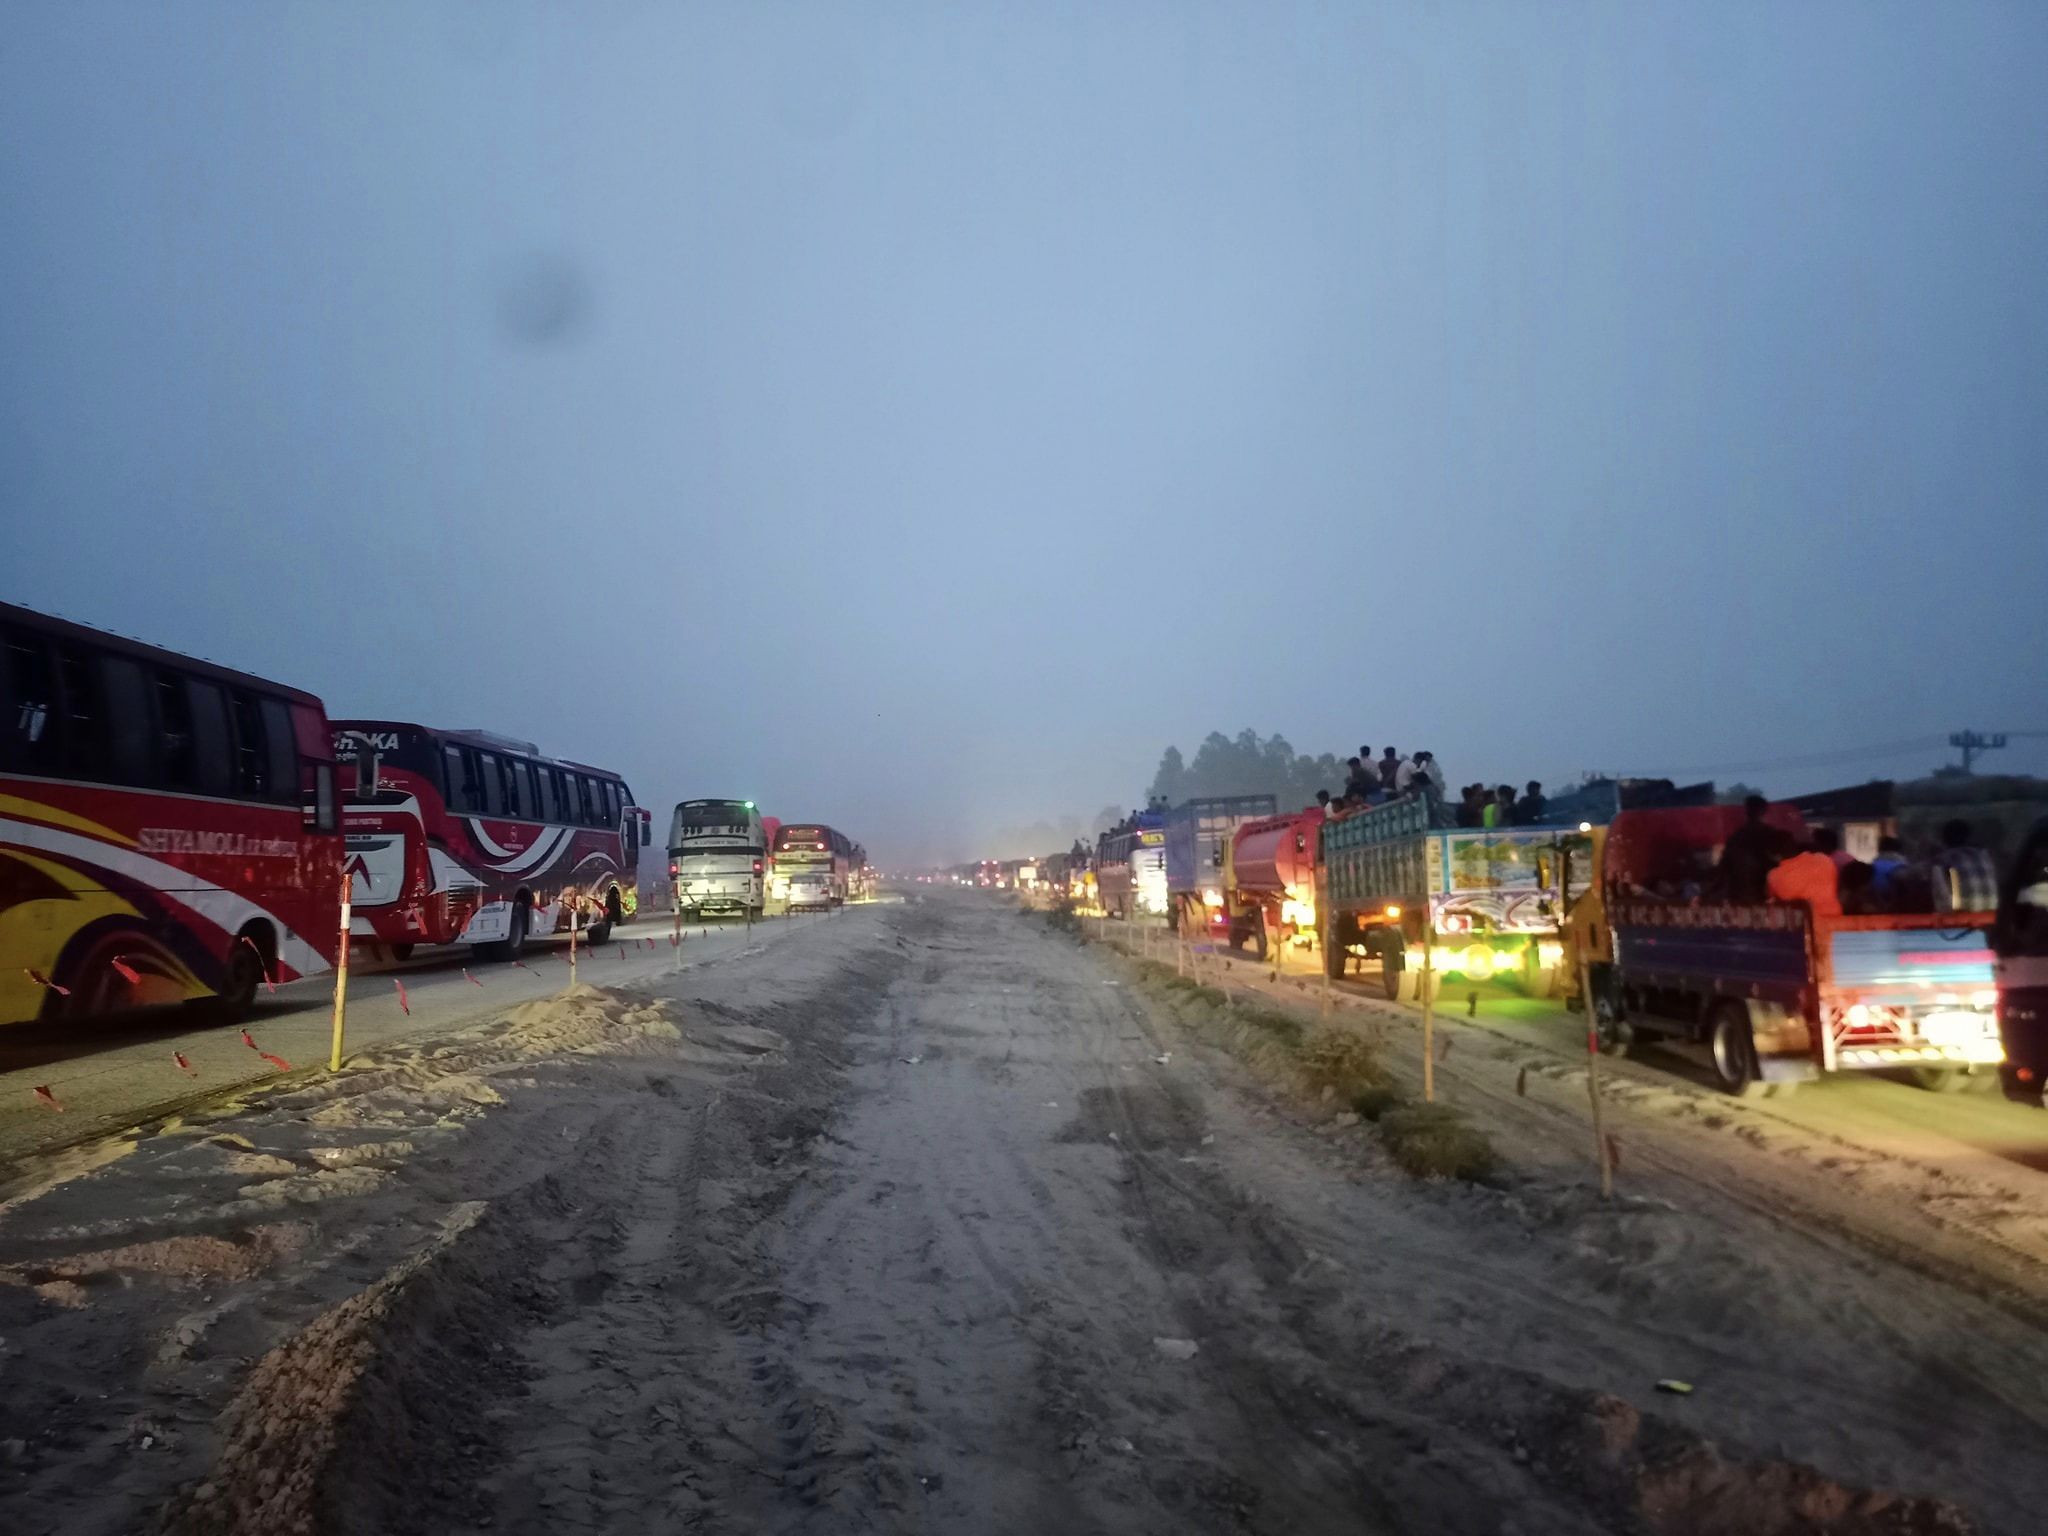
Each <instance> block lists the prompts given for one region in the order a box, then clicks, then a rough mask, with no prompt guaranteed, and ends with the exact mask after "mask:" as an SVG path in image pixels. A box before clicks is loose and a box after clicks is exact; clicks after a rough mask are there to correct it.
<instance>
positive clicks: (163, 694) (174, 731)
mask: <svg viewBox="0 0 2048 1536" xmlns="http://www.w3.org/2000/svg"><path fill="white" fill-rule="evenodd" d="M150 684H151V687H150V691H151V692H152V693H154V694H155V695H156V729H157V740H158V743H159V746H158V751H159V753H160V754H161V755H160V756H159V757H158V759H157V762H158V765H159V772H160V773H161V775H162V780H163V782H164V784H166V785H167V786H169V787H170V788H172V789H196V788H197V787H198V785H199V760H198V749H197V747H196V746H195V745H194V743H193V740H192V701H191V699H190V698H188V697H187V696H186V694H185V679H184V678H182V677H180V676H178V674H177V673H175V672H158V673H156V674H154V675H153V676H152V677H151V678H150Z"/></svg>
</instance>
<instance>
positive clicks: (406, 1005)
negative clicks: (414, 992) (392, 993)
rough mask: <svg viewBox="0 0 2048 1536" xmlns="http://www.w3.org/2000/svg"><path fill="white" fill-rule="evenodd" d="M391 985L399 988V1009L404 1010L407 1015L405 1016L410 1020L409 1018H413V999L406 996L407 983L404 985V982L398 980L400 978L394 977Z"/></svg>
mask: <svg viewBox="0 0 2048 1536" xmlns="http://www.w3.org/2000/svg"><path fill="white" fill-rule="evenodd" d="M391 985H393V986H394V987H396V988H398V1006H399V1008H400V1009H402V1010H403V1011H404V1013H405V1016H406V1017H407V1018H408V1019H409V1018H411V1017H412V999H411V998H409V997H407V996H406V995H405V983H404V982H402V981H400V980H399V979H398V978H397V977H396V976H394V977H392V978H391Z"/></svg>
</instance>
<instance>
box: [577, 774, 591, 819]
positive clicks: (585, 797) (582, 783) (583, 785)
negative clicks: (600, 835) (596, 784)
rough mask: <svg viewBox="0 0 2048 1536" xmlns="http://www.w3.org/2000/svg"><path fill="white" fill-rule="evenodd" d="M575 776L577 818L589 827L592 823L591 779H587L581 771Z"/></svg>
mask: <svg viewBox="0 0 2048 1536" xmlns="http://www.w3.org/2000/svg"><path fill="white" fill-rule="evenodd" d="M574 778H575V780H576V804H575V807H574V809H575V811H576V818H575V819H576V820H577V821H579V822H581V823H582V824H583V825H584V826H586V827H587V826H589V825H590V824H591V812H590V780H588V779H586V778H585V777H584V776H583V775H582V774H580V773H579V774H576V775H574Z"/></svg>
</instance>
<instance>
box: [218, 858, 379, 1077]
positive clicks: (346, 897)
mask: <svg viewBox="0 0 2048 1536" xmlns="http://www.w3.org/2000/svg"><path fill="white" fill-rule="evenodd" d="M354 886H355V882H354V880H353V878H352V877H351V876H350V875H349V872H348V870H347V869H343V870H342V872H341V943H340V945H339V947H338V948H337V949H336V950H335V952H334V1043H333V1045H332V1046H331V1047H330V1048H329V1050H328V1052H327V1070H328V1071H330V1072H339V1071H340V1070H341V1033H342V1018H343V1016H344V1015H345V1014H346V1013H347V1012H348V930H349V906H350V903H351V901H352V899H353V892H354ZM242 1038H243V1039H244V1040H249V1032H248V1031H247V1030H246V1029H245V1030H243V1031H242ZM249 1043H250V1044H251V1045H252V1046H253V1045H254V1044H255V1043H256V1042H255V1041H253V1040H250V1041H249Z"/></svg>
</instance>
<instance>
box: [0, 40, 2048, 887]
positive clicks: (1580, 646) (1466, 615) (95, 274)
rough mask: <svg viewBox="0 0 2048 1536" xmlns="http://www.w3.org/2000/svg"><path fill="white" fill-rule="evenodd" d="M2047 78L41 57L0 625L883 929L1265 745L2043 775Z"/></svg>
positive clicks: (1814, 778) (1457, 764) (568, 53)
mask: <svg viewBox="0 0 2048 1536" xmlns="http://www.w3.org/2000/svg"><path fill="white" fill-rule="evenodd" d="M2044 81H2048V4H2042V3H2040V0H2023V3H2016V4H2010V5H1994V4H1972V3H1966V0H1939V3H1937V0H1920V3H1916V4H1883V3H1873V0H1852V3H1842V4H1828V3H1815V0H1801V3H1797V4H1789V3H1785V0H1766V3H1759V4H1740V3H1727V0H1699V3H1695V4H1689V5H1670V4H1663V5H1643V4H1621V3H1615V4H1600V5H1567V4H1550V3H1543V4H1497V5H1478V4H1431V5H1421V4H1366V3H1357V4H1334V5H1314V6H1309V5H1301V6H1291V5H1283V4H1278V3H1268V0H1261V3H1256V4H1243V5H1210V4H1201V3H1172V4H1158V5H1152V4H1137V3H1111V4H1101V3H1090V4H1074V5H1056V4H1043V3H1031V4H1024V3H1013V4H999V5H994V6H985V7H975V8H972V13H971V14H970V13H969V8H965V7H959V8H955V7H942V6H939V5H904V6H891V5H881V4H860V5H845V6H827V5H822V4H820V5H743V4H727V5H694V6H684V5H672V4H644V5H604V6H588V7H585V6H570V5H555V6H531V5H514V4H504V3H496V0H491V3H480V4H474V5H435V4H422V3H406V4H393V5H383V6H375V5H367V4H340V5H312V4H302V5H274V4H248V5H202V4H197V3H183V4H175V5H167V6H154V7H152V6H142V5H131V4H95V3H90V0H67V3H61V4H27V3H21V0H17V3H14V4H11V5H9V6H8V7H7V20H6V24H5V26H4V27H0V146H4V152H0V290H4V293H5V296H6V298H5V303H4V304H0V515H4V544H0V597H4V598H6V599H9V600H12V601H16V602H20V603H24V604H27V605H29V606H31V607H35V608H40V609H44V610H47V611H52V612H56V613H61V614H63V615H66V616H67V617H71V618H74V619H78V620H81V621H83V622H86V623H90V624H96V625H100V626H103V627H107V628H111V629H116V630H119V631H122V632H124V633H128V634H132V635H136V636H138V637H141V638H144V639H147V640H151V641H154V642H156V643H159V644H164V645H168V646H171V647H173V648H175V649H178V650H182V651H188V652H192V653H196V654H200V655H204V656H208V657H211V658H213V659H214V660H217V661H221V662H225V663H229V664H232V665H236V666H241V667H246V668H248V669H250V670H253V671H257V672H261V673H264V674H265V675H268V676H271V677H275V678H277V679H280V680H282V681H285V682H289V683H293V684H296V685H298V686H301V687H305V688H309V689H312V690H313V691H315V692H317V693H319V694H320V695H321V696H322V697H323V698H324V699H325V700H326V701H327V704H328V707H329V709H330V711H331V712H333V713H334V714H336V715H366V716H389V717H396V718H410V719H416V720H419V721H422V722H425V723H429V724H440V725H451V726H483V727H485V728H488V729H492V730H497V731H501V732H504V733H507V734H510V735H514V736H520V737H525V738H527V739H530V740H533V741H536V742H538V743H540V744H541V746H542V747H543V748H544V749H545V750H547V751H550V752H554V753H557V754H560V755H563V756H568V757H574V758H579V759H582V760H585V761H590V762H596V763H600V764H603V765H606V766H609V767H614V768H617V769H619V770H620V771H622V772H624V773H625V774H626V776H627V778H628V779H629V780H630V781H631V783H632V785H633V787H634V789H635V790H636V791H637V793H638V796H639V798H640V800H641V802H642V803H643V804H646V805H649V806H652V807H654V808H655V809H656V812H657V819H658V820H660V821H665V819H666V813H667V807H668V806H669V805H671V804H673V802H674V801H675V800H676V799H677V798H678V797H680V796H685V795H707V794H709V795H718V794H744V795H750V796H752V797H753V798H755V799H757V800H758V801H759V802H760V803H761V804H762V805H763V806H764V807H765V808H766V809H767V810H769V811H770V812H771V813H774V814H779V815H781V816H783V817H785V818H786V819H804V820H811V819H817V820H827V821H831V822H833V823H835V824H837V825H839V826H840V827H842V828H843V829H844V830H846V831H847V832H848V833H850V834H851V835H852V836H854V837H856V838H859V839H862V840H864V841H865V842H866V844H867V846H868V848H869V849H870V851H871V852H872V853H873V854H874V855H875V856H876V858H877V859H878V860H879V861H881V862H883V863H884V864H885V865H886V866H892V867H895V866H901V865H905V864H908V863H910V862H912V861H922V860H936V859H941V858H945V859H964V858H967V857H970V856H975V855H976V854H978V853H980V852H982V851H984V850H985V849H988V848H989V847H990V845H991V843H992V841H993V839H994V837H995V835H996V833H997V832H998V830H999V829H1001V828H1005V827H1014V826H1017V825H1019V824H1023V823H1028V822H1031V821H1035V820H1038V819H1041V818H1045V819H1051V820H1058V819H1059V818H1061V817H1066V816H1077V817H1079V818H1081V819H1083V820H1084V821H1085V820H1087V819H1089V818H1092V817H1093V815H1094V813H1095V812H1096V811H1097V810H1098V809H1099V808H1101V807H1102V806H1104V805H1105V804H1108V803H1111V802H1120V803H1122V804H1126V805H1128V804H1132V803H1135V802H1136V801H1137V799H1138V798H1139V797H1140V795H1141V794H1142V792H1143V790H1144V788H1145V786H1146V784H1147V783H1148V782H1149V780H1150V778H1151V775H1152V771H1153V768H1154V766H1155V764H1156V762H1157V760H1158V757H1159V753H1160V750H1161V748H1163V747H1164V746H1165V745H1167V744H1168V743H1169V742H1172V743H1176V744H1178V745H1179V746H1180V747H1181V748H1182V749H1183V750H1184V751H1187V752H1190V753H1192V751H1193V749H1194V748H1195V746H1196V745H1197V744H1198V742H1199V741H1200V739H1201V737H1202V736H1203V735H1204V734H1206V733H1207V732H1209V731H1211V730H1215V729H1221V730H1224V731H1226V732H1232V733H1234V732H1236V731H1237V730H1239V729H1241V728H1243V727H1245V726H1253V727H1255V728H1257V729H1259V730H1260V731H1262V732H1271V731H1276V730H1277V731H1280V732H1282V733H1284V734H1285V735H1286V736H1287V737H1288V738H1289V740H1291V741H1292V742H1293V744H1294V745H1295V746H1296V747H1297V748H1299V749H1301V750H1304V751H1315V752H1320V751H1337V752H1339V753H1342V752H1346V751H1350V750H1355V749H1356V747H1357V746H1358V745H1359V744H1361V743H1373V744H1384V743H1386V742H1389V741H1391V742H1395V743H1398V744H1399V745H1402V746H1404V747H1413V746H1428V747H1431V748H1433V749H1434V750H1435V752H1436V754H1437V756H1438V758H1439V760H1440V761H1441V762H1442V763H1443V764H1444V767H1445V770H1446V772H1447V773H1448V775H1449V777H1450V779H1451V781H1452V782H1453V784H1457V783H1460V782H1463V781H1464V780H1465V779H1467V778H1475V779H1476V778H1485V779H1487V780H1489V781H1493V780H1499V779H1513V780H1515V781H1517V782H1519V781H1520V780H1522V779H1525V778H1528V777H1530V776H1536V777H1540V778H1543V779H1545V780H1546V781H1548V782H1551V783H1562V782H1564V781H1566V780H1568V779H1570V778H1571V777H1573V776H1575V775H1576V774H1577V773H1578V772H1579V771H1580V770H1582V769H1589V768H1602V769H1618V770H1639V771H1657V770H1669V771H1681V772H1687V773H1694V774H1695V776H1707V775H1709V774H1713V775H1715V776H1718V777H1721V778H1724V779H1725V778H1733V777H1740V778H1743V779H1746V780H1749V781H1750V782H1755V783H1762V784H1764V785H1766V786H1767V787H1769V788H1772V789H1774V790H1778V791H1782V792H1789V791H1795V790H1800V789H1809V788H1816V787H1822V786H1824V785H1827V784H1833V783H1846V782H1854V781H1856V780H1860V779H1863V778H1869V777H1873V776H1880V775H1894V774H1896V775H1902V776H1903V775H1908V774H1911V773H1914V772H1918V771H1924V770H1925V769H1927V768H1929V767H1931V766H1933V765H1934V764H1936V763H1938V762H1941V761H1943V760H1946V759H1947V758H1949V757H1951V756H1952V754H1951V753H1949V752H1948V751H1947V749H1946V748H1945V747H1939V746H1935V747H1929V746H1927V745H1926V744H1925V743H1926V741H1927V740H1928V739H1930V738H1940V737H1943V736H1945V735H1946V734H1947V733H1948V732H1949V731H1952V730H1955V729H1958V728H1960V727H1963V726H1976V727H1979V728H1982V729H2005V730H2011V731H2029V730H2031V731H2037V732H2038V731H2043V730H2048V698H2044V676H2048V666H2044V659H2048V603H2044V597H2043V577H2044V573H2048V494H2044V487H2048V425H2044V423H2048V87H2044ZM1905 743H1913V744H1914V745H1911V746H1905V745H1902V744H1905ZM1873 748H1886V749H1887V750H1881V751H1880V750H1866V749H1873ZM1823 759H1826V760H1825V761H1824V760H1823ZM1734 765H1749V766H1747V767H1745V768H1742V769H1741V771H1738V772H1720V771H1718V770H1722V769H1724V768H1729V767H1731V766H1734ZM1757 765H1762V766H1757ZM1774 765H1775V766H1774ZM1983 766H1984V767H1985V768H1986V769H1987V770H1989V769H1992V768H2003V769H2006V770H2008V771H2034V772H2040V771H2048V738H2043V737H2039V736H2036V737H2031V738H2026V739H2019V740H2015V742H2014V744H2013V746H2012V747H2011V748H2010V749H2009V750H2007V751H2006V752H2003V753H1999V754H1994V755H1993V756H1992V757H1990V758H1987V759H1986V760H1985V763H1984V765H1983ZM1696 770H1704V772H1700V773H1696V772H1695V771H1696ZM1005 851H1010V850H1005Z"/></svg>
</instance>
